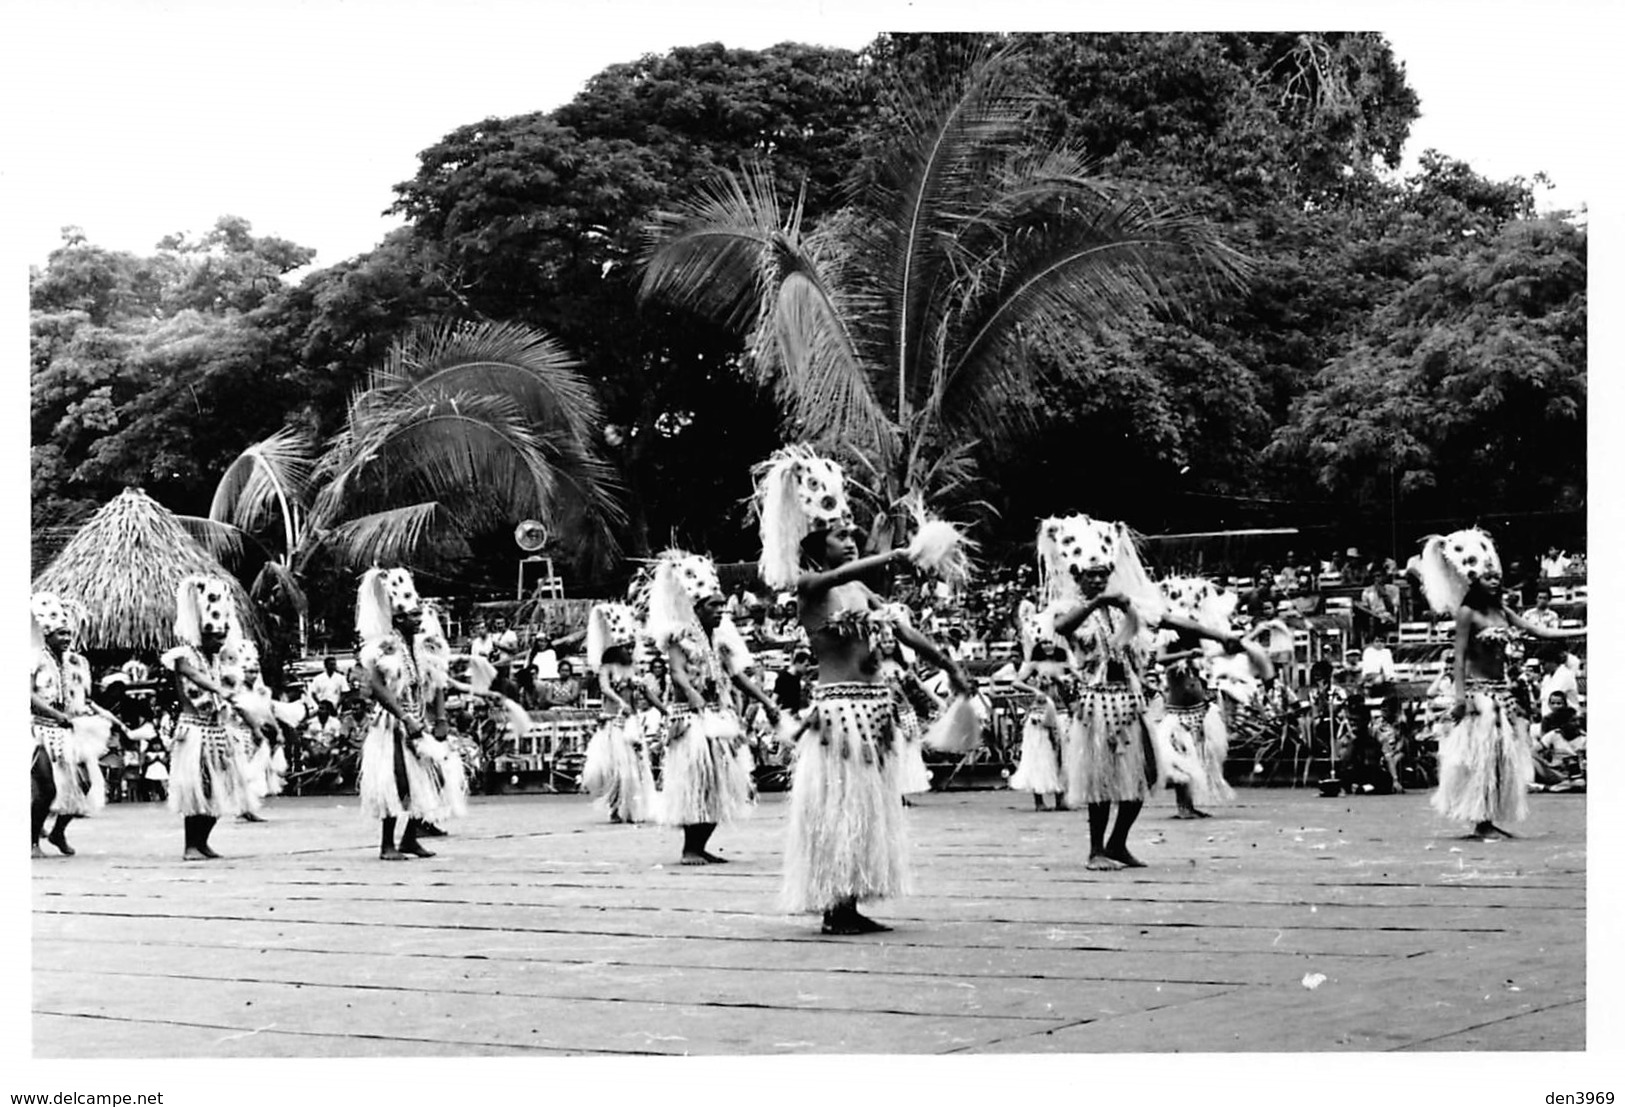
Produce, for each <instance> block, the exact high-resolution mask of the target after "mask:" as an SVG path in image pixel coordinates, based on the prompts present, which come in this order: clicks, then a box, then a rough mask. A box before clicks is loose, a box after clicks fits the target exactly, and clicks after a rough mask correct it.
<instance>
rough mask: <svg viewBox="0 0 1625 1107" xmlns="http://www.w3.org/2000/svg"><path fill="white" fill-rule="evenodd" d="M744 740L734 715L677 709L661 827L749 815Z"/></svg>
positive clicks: (665, 769) (669, 747)
mask: <svg viewBox="0 0 1625 1107" xmlns="http://www.w3.org/2000/svg"><path fill="white" fill-rule="evenodd" d="M742 735H743V731H742V730H741V729H740V725H739V716H738V715H736V714H734V713H733V712H732V711H718V710H715V709H712V708H707V709H706V710H704V711H701V712H699V713H697V714H696V713H695V712H694V711H692V710H685V709H682V708H673V711H672V720H671V733H670V736H669V737H668V739H667V741H666V758H665V761H664V763H663V765H662V768H661V790H660V801H659V803H658V804H657V807H658V810H659V822H660V823H661V824H662V825H664V826H696V825H699V824H701V823H713V824H715V825H717V826H721V825H723V824H725V823H730V822H733V821H734V820H735V819H739V818H743V817H744V816H745V815H747V814H749V812H750V775H749V774H748V773H747V772H746V771H745V770H744V766H743V763H742V762H741V761H740V759H739V757H738V755H737V753H736V751H735V743H736V741H737V740H738V739H739V738H741V737H742Z"/></svg>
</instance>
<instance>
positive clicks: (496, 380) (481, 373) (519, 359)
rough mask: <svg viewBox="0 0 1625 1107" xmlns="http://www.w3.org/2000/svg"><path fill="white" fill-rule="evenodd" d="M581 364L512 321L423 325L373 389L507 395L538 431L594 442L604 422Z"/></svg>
mask: <svg viewBox="0 0 1625 1107" xmlns="http://www.w3.org/2000/svg"><path fill="white" fill-rule="evenodd" d="M579 365H580V363H579V362H577V361H576V360H575V358H574V357H572V356H571V355H570V353H569V352H568V351H567V350H566V349H565V348H564V346H563V345H562V344H561V343H559V342H558V341H557V340H556V339H554V338H553V337H551V336H550V335H548V334H546V333H545V332H543V331H539V330H536V329H534V328H531V327H525V326H520V325H518V324H511V323H451V324H444V325H441V326H438V327H429V328H424V329H421V330H419V331H416V332H414V333H413V334H412V335H410V336H408V337H407V338H406V339H405V340H403V341H401V342H398V343H396V344H395V347H394V349H393V350H392V356H391V357H390V358H389V359H388V360H387V361H386V362H385V363H384V365H383V366H381V367H380V368H379V369H377V370H375V371H374V372H373V374H372V376H371V378H370V381H369V391H370V392H372V393H374V394H377V395H382V396H386V397H390V398H401V397H403V396H405V395H406V394H409V393H416V394H418V395H419V396H420V397H421V398H423V399H433V398H435V397H439V396H447V395H454V394H459V393H487V394H504V395H507V396H508V397H509V398H510V399H512V400H513V401H514V402H515V403H517V404H518V405H519V406H520V407H521V408H522V409H523V411H524V413H525V416H526V418H527V419H528V420H529V421H530V423H531V424H532V425H533V427H534V428H535V429H538V430H542V431H549V432H551V431H557V432H559V433H563V434H567V435H571V436H574V437H576V438H579V439H581V440H583V441H591V439H592V436H593V434H594V433H595V431H596V430H597V428H598V427H599V426H600V425H601V423H602V419H601V417H600V414H599V408H598V399H597V397H596V395H595V394H594V393H593V390H592V386H591V385H590V384H589V383H588V381H587V380H586V378H584V377H583V376H581V374H580V373H579V372H577V369H578V368H579Z"/></svg>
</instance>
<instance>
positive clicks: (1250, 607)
mask: <svg viewBox="0 0 1625 1107" xmlns="http://www.w3.org/2000/svg"><path fill="white" fill-rule="evenodd" d="M1280 601H1281V598H1280V596H1279V595H1277V594H1276V591H1275V574H1274V573H1273V572H1272V571H1271V570H1270V567H1269V566H1268V565H1260V566H1259V567H1258V569H1257V572H1256V574H1255V577H1254V584H1253V588H1252V590H1251V591H1250V592H1248V593H1247V597H1246V600H1245V601H1244V605H1243V610H1244V611H1245V612H1246V613H1247V614H1248V615H1251V616H1252V617H1253V618H1255V619H1256V618H1258V617H1259V614H1260V613H1261V612H1262V611H1263V610H1264V607H1265V605H1268V606H1269V609H1270V610H1271V611H1272V612H1273V611H1276V610H1278V609H1279V608H1280V606H1281V602H1280Z"/></svg>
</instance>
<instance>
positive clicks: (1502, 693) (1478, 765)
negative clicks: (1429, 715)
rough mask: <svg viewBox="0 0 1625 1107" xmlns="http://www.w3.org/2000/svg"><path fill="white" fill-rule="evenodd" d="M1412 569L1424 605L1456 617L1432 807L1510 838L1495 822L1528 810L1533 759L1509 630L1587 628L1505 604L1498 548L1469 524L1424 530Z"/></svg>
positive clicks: (1553, 634) (1555, 633)
mask: <svg viewBox="0 0 1625 1107" xmlns="http://www.w3.org/2000/svg"><path fill="white" fill-rule="evenodd" d="M1420 569H1421V576H1422V590H1423V594H1424V595H1426V597H1427V600H1428V604H1429V605H1430V606H1431V607H1432V608H1433V610H1434V611H1436V612H1438V613H1439V614H1441V615H1454V616H1455V620H1456V650H1455V673H1454V678H1455V695H1456V699H1455V705H1454V708H1453V709H1452V711H1451V715H1450V719H1451V723H1450V727H1449V729H1448V730H1447V731H1446V732H1445V734H1444V737H1443V739H1442V740H1441V741H1440V743H1439V787H1438V789H1437V790H1436V791H1435V792H1434V793H1433V801H1432V802H1433V809H1434V810H1435V811H1437V812H1438V813H1439V814H1440V815H1443V816H1444V817H1445V818H1447V819H1458V820H1461V821H1464V822H1470V823H1472V824H1473V829H1472V832H1471V833H1470V834H1468V835H1467V837H1469V838H1477V839H1495V838H1509V837H1511V835H1510V834H1508V833H1507V832H1506V831H1505V830H1504V829H1502V828H1501V826H1499V825H1498V824H1499V823H1503V822H1520V821H1522V820H1523V819H1524V818H1526V817H1527V816H1528V814H1529V799H1528V793H1529V785H1530V783H1531V782H1532V781H1533V780H1534V762H1533V759H1532V751H1531V748H1530V739H1529V717H1528V715H1527V714H1526V713H1525V711H1524V709H1523V707H1522V705H1521V704H1519V703H1518V701H1517V700H1516V698H1515V697H1514V696H1513V694H1512V685H1511V683H1510V682H1509V681H1508V679H1507V675H1508V674H1507V660H1506V648H1507V646H1508V644H1509V643H1510V640H1511V638H1512V635H1513V633H1514V632H1515V631H1522V632H1523V633H1525V634H1528V635H1531V636H1533V637H1535V638H1543V639H1559V638H1578V637H1581V636H1583V635H1584V634H1585V629H1584V628H1579V629H1573V630H1557V629H1554V628H1549V627H1545V626H1539V625H1536V624H1534V623H1531V622H1530V621H1529V620H1527V619H1525V618H1524V617H1523V616H1521V615H1519V614H1517V613H1516V612H1514V611H1511V610H1509V609H1508V608H1507V607H1506V605H1505V603H1504V602H1503V600H1502V596H1501V559H1500V555H1499V554H1497V553H1496V550H1495V544H1494V543H1493V542H1491V541H1490V537H1489V535H1487V534H1485V533H1484V532H1483V531H1481V530H1477V529H1476V528H1475V529H1471V530H1459V531H1456V532H1455V533H1453V534H1449V535H1444V536H1442V537H1441V536H1439V535H1433V536H1432V537H1430V538H1428V539H1427V541H1426V542H1425V543H1424V544H1423V546H1422V558H1421V564H1420Z"/></svg>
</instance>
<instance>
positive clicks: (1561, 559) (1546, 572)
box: [1540, 546, 1569, 580]
mask: <svg viewBox="0 0 1625 1107" xmlns="http://www.w3.org/2000/svg"><path fill="white" fill-rule="evenodd" d="M1568 571H1569V559H1568V555H1567V554H1565V553H1563V552H1562V551H1561V550H1559V549H1558V548H1557V547H1556V546H1548V547H1546V556H1545V557H1543V558H1541V559H1540V575H1541V576H1542V577H1544V578H1545V579H1547V580H1551V579H1552V578H1554V577H1561V576H1567V575H1568Z"/></svg>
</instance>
